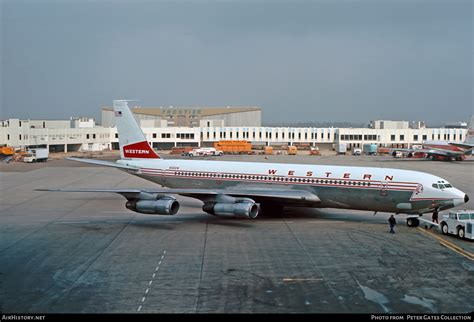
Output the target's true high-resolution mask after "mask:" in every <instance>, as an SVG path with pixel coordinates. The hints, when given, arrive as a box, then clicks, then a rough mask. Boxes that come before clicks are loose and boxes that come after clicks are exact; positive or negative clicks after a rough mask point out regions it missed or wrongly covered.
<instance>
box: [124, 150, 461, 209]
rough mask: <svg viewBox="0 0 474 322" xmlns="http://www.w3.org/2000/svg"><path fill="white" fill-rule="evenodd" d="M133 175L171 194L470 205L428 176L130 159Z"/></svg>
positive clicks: (385, 205) (344, 203) (339, 203)
mask: <svg viewBox="0 0 474 322" xmlns="http://www.w3.org/2000/svg"><path fill="white" fill-rule="evenodd" d="M117 162H118V163H119V164H124V165H128V166H133V167H137V168H138V169H139V170H136V171H135V170H129V172H130V173H132V174H134V175H137V176H140V177H142V178H144V179H147V180H150V181H153V182H156V183H158V184H161V185H163V186H166V187H169V188H205V189H218V188H219V189H239V190H245V189H256V188H258V187H266V188H269V187H270V188H272V189H288V188H290V189H302V190H308V191H311V192H312V193H314V194H315V195H317V196H318V197H319V198H320V199H321V203H320V205H319V207H331V208H346V209H361V210H373V211H387V212H397V213H424V212H430V211H432V210H434V209H436V208H438V209H448V208H452V207H455V206H458V205H461V204H463V203H464V198H465V194H464V193H463V192H462V191H460V190H458V189H456V188H453V187H449V188H445V189H439V188H435V187H433V184H437V183H438V182H446V183H447V181H446V180H444V179H442V178H440V177H437V176H434V175H431V174H427V173H423V172H417V171H409V170H399V169H389V168H369V167H349V166H327V165H311V164H282V163H258V162H231V161H202V160H165V159H153V160H143V159H142V160H138V159H129V160H127V159H124V160H119V161H117Z"/></svg>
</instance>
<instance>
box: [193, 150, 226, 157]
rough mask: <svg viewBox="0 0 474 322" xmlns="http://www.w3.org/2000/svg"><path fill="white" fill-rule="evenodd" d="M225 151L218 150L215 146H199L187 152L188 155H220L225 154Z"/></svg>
mask: <svg viewBox="0 0 474 322" xmlns="http://www.w3.org/2000/svg"><path fill="white" fill-rule="evenodd" d="M223 154H224V152H222V151H220V150H216V149H214V148H199V149H193V150H192V151H189V152H188V153H187V155H188V156H190V157H198V156H201V157H207V156H220V155H223Z"/></svg>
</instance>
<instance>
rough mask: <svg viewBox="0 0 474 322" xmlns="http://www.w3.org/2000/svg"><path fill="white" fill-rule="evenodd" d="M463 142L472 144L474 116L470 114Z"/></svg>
mask: <svg viewBox="0 0 474 322" xmlns="http://www.w3.org/2000/svg"><path fill="white" fill-rule="evenodd" d="M464 143H466V144H470V145H474V116H471V120H470V121H469V126H468V129H467V135H466V140H465V141H464Z"/></svg>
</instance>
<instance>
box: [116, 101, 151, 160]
mask: <svg viewBox="0 0 474 322" xmlns="http://www.w3.org/2000/svg"><path fill="white" fill-rule="evenodd" d="M114 113H115V124H116V125H117V132H118V139H119V146H120V157H121V158H122V159H129V158H132V159H160V157H159V155H158V154H156V152H155V151H153V149H152V148H151V146H150V145H149V144H148V142H147V140H146V137H145V135H144V134H143V132H142V130H141V129H140V127H139V126H138V123H137V121H136V120H135V118H134V116H133V114H132V111H130V108H129V107H128V102H127V101H126V100H114Z"/></svg>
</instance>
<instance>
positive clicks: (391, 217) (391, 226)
mask: <svg viewBox="0 0 474 322" xmlns="http://www.w3.org/2000/svg"><path fill="white" fill-rule="evenodd" d="M388 222H389V224H390V233H391V234H395V230H393V228H395V225H396V224H397V221H396V220H395V217H393V215H391V216H390V218H388Z"/></svg>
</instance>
